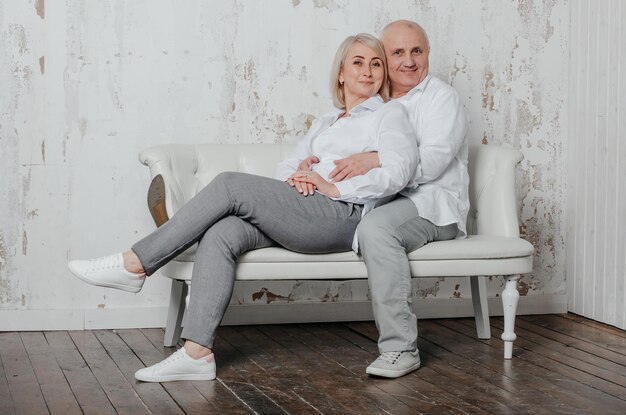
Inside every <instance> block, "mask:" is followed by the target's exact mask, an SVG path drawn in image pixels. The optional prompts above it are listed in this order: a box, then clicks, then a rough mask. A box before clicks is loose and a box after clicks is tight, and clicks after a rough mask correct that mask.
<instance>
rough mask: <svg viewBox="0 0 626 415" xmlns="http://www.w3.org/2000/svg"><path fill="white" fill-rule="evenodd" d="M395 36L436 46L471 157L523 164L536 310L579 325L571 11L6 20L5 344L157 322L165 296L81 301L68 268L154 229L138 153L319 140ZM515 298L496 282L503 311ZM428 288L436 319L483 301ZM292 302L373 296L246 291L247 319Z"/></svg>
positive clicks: (302, 1)
mask: <svg viewBox="0 0 626 415" xmlns="http://www.w3.org/2000/svg"><path fill="white" fill-rule="evenodd" d="M397 18H408V19H413V20H416V21H418V22H420V23H421V24H422V25H423V26H424V27H425V29H426V30H427V31H428V33H429V36H430V40H431V46H432V51H431V72H432V73H434V74H435V75H438V76H440V77H441V78H443V79H444V80H446V81H448V82H450V83H452V84H453V85H454V87H455V88H457V90H458V91H459V93H460V94H461V97H462V99H463V102H464V104H465V106H466V108H467V110H468V113H469V115H470V118H471V127H470V141H471V142H472V143H480V142H483V143H490V144H507V145H510V146H512V147H514V148H517V149H520V150H521V151H522V152H523V153H524V155H525V160H524V161H523V162H522V164H521V167H520V169H519V177H518V178H519V186H518V194H519V206H520V217H521V223H522V227H521V230H522V233H523V235H524V237H525V238H526V239H528V240H529V241H531V242H532V243H533V244H534V245H535V247H536V258H535V266H534V270H533V273H532V275H530V276H527V277H524V279H523V280H522V283H521V284H522V294H523V295H527V298H526V299H522V302H521V305H522V307H524V304H540V305H541V307H543V308H541V309H539V311H548V310H559V311H563V310H564V309H563V308H562V306H563V304H564V303H563V301H562V299H563V298H564V295H565V276H564V275H565V258H564V237H563V233H564V222H563V212H564V203H565V193H564V192H565V167H566V163H565V154H564V153H565V150H564V144H565V141H566V134H567V125H568V121H567V113H566V111H567V105H566V104H567V103H566V101H565V100H566V97H567V95H568V94H567V88H568V56H569V27H570V26H569V18H570V5H569V2H567V1H566V0H543V1H540V0H535V1H531V0H519V1H510V2H501V1H496V0H474V1H467V2H458V1H454V0H447V1H440V0H439V1H436V2H435V1H433V2H430V1H414V2H406V1H401V0H397V1H392V0H386V1H378V0H359V1H356V0H355V1H340V0H291V1H288V0H283V1H278V0H274V1H271V2H269V1H267V2H260V1H253V0H248V1H243V0H239V1H232V0H231V1H219V2H218V1H211V2H207V1H201V0H189V1H185V2H178V1H174V0H170V1H165V0H164V1H148V0H141V1H139V0H138V1H132V2H128V1H124V0H103V1H97V2H86V1H82V0H66V1H64V2H63V1H53V0H47V1H46V0H20V1H14V0H0V91H1V92H0V111H1V112H0V156H1V159H0V310H2V311H0V329H2V328H3V327H4V328H11V327H13V328H29V327H30V328H43V327H45V328H51V327H59V328H66V327H82V326H88V327H92V326H106V325H111V326H116V325H117V326H119V325H120V324H121V323H120V321H122V320H123V323H124V324H126V325H135V324H136V325H148V324H155V323H154V322H155V321H158V322H161V321H162V318H163V310H164V307H165V306H166V305H167V299H168V295H169V282H168V281H166V280H165V279H162V278H152V279H151V280H150V281H149V283H148V284H146V287H145V288H144V290H143V291H142V292H141V293H140V294H138V295H130V294H127V293H122V292H116V291H114V290H108V289H101V288H96V287H92V286H89V285H86V284H83V283H81V282H80V281H78V280H76V279H75V278H72V277H71V276H70V275H69V272H68V271H67V270H66V267H65V263H66V260H67V259H68V258H82V257H93V256H100V255H105V254H108V253H111V252H115V251H119V250H121V249H125V248H127V247H128V246H129V245H131V244H132V242H133V241H134V240H136V239H137V238H139V237H141V236H142V235H145V234H146V233H147V232H149V231H150V230H151V229H152V228H153V224H152V223H151V220H150V217H149V215H148V213H147V209H146V206H145V201H144V199H145V191H146V188H147V185H148V171H147V169H146V168H145V167H143V166H141V165H140V164H139V163H138V162H137V153H138V152H139V151H140V150H141V149H143V148H145V147H148V146H153V145H156V144H161V143H167V142H178V143H196V142H230V143H271V142H280V141H282V140H289V139H292V138H294V137H296V136H298V135H301V134H303V133H304V132H305V131H306V129H307V128H308V126H309V125H310V123H311V120H312V119H313V118H314V117H315V116H316V115H318V114H321V113H323V112H325V111H327V110H328V109H329V108H330V98H329V93H328V91H327V78H328V70H329V67H330V62H331V59H332V56H333V53H334V51H335V48H336V47H337V45H338V44H339V43H340V42H341V40H343V38H344V37H345V36H347V35H349V34H354V33H357V32H362V31H367V32H372V33H376V34H378V33H379V32H380V30H381V29H382V27H383V26H384V25H385V24H386V23H387V22H389V21H391V20H394V19H397ZM501 285H502V282H501V280H500V279H494V280H493V281H491V282H490V284H489V291H490V293H491V295H492V296H495V295H496V294H497V293H498V292H499V291H500V290H501ZM262 288H267V289H268V290H269V292H270V293H273V294H275V295H277V296H273V295H271V294H270V295H269V296H268V293H266V292H265V291H263V290H262ZM414 288H415V294H416V296H417V297H421V298H424V300H423V301H420V304H428V302H429V301H434V300H443V299H454V300H451V301H461V300H462V299H465V300H467V298H468V297H469V281H468V280H465V279H446V280H437V279H428V280H420V281H416V282H415V286H414ZM255 293H257V294H258V295H256V296H255V295H254V294H255ZM531 297H534V298H535V299H537V301H535V302H532V301H530V300H531ZM458 298H460V299H461V300H456V299H458ZM286 299H289V301H293V302H320V301H337V302H341V301H361V300H366V299H367V288H366V285H365V284H364V283H362V282H359V283H332V284H320V283H315V284H314V283H299V284H295V283H280V284H271V285H269V284H267V283H263V282H258V283H247V284H245V285H244V284H241V285H239V286H238V287H237V289H236V292H235V296H234V299H233V301H234V302H235V303H238V304H250V303H267V302H268V301H269V300H273V302H274V303H276V302H280V301H286ZM525 300H526V303H525ZM550 307H552V308H550ZM555 307H556V308H555ZM526 310H527V311H532V310H529V309H528V307H527V309H526ZM15 322H17V323H15ZM11 324H14V325H11ZM15 324H17V325H15Z"/></svg>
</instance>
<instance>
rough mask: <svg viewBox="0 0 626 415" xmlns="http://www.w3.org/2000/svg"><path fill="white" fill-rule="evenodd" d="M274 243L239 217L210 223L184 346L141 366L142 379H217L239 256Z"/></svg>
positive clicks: (138, 374) (202, 244)
mask: <svg viewBox="0 0 626 415" xmlns="http://www.w3.org/2000/svg"><path fill="white" fill-rule="evenodd" d="M272 245H274V241H272V240H271V239H270V238H268V237H267V236H265V235H264V234H263V232H261V231H260V230H259V229H258V228H256V227H255V226H254V225H251V224H250V223H248V222H246V221H245V220H243V219H240V218H238V217H236V216H227V217H225V218H223V219H221V220H219V221H218V222H216V223H215V224H214V225H213V226H211V227H210V228H209V229H208V230H207V231H206V233H205V234H204V236H203V237H202V238H201V239H200V243H199V244H198V250H197V252H196V258H195V263H194V268H193V276H192V281H191V300H190V301H189V307H188V309H187V312H186V313H185V321H184V323H183V325H184V330H183V334H182V337H183V338H184V339H186V341H185V346H184V347H183V348H182V349H181V350H178V351H177V352H176V353H174V354H172V355H171V356H170V357H168V358H167V359H165V360H164V361H162V362H160V363H157V364H155V365H152V366H150V367H146V368H144V369H140V370H138V371H137V372H136V373H135V377H136V378H137V379H138V380H142V381H146V382H167V381H170V380H210V379H214V378H215V374H216V366H215V357H214V356H213V351H212V350H211V349H212V348H213V341H214V340H215V331H216V329H217V326H218V325H219V324H220V322H221V321H222V317H223V316H224V312H225V311H226V307H227V306H228V303H229V301H230V297H231V295H232V291H233V285H234V282H235V267H236V262H237V258H238V257H239V256H240V255H241V254H243V253H244V252H246V251H249V250H251V249H258V248H265V247H268V246H272Z"/></svg>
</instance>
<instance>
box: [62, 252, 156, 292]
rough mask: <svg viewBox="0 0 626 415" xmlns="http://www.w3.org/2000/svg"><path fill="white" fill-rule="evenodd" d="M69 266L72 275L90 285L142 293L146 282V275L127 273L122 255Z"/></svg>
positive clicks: (76, 262) (89, 260) (73, 262)
mask: <svg viewBox="0 0 626 415" xmlns="http://www.w3.org/2000/svg"><path fill="white" fill-rule="evenodd" d="M67 266H68V268H69V269H70V271H72V274H74V275H76V276H77V277H78V278H80V279H81V280H83V281H85V282H88V283H89V284H93V285H97V286H99V287H108V288H117V289H120V290H124V291H129V292H131V293H137V292H139V291H141V287H142V286H143V283H144V281H145V280H146V276H145V274H135V273H134V272H128V271H126V268H124V257H123V256H122V253H119V254H113V255H109V256H105V257H102V258H95V259H88V260H83V261H70V262H68V263H67Z"/></svg>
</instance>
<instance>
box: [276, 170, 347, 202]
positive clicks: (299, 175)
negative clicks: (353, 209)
mask: <svg viewBox="0 0 626 415" xmlns="http://www.w3.org/2000/svg"><path fill="white" fill-rule="evenodd" d="M287 180H293V181H294V182H296V183H308V184H312V185H314V186H315V187H316V188H317V190H318V191H319V192H320V193H321V194H323V195H324V196H328V197H339V196H341V194H339V189H337V186H335V185H334V184H332V183H330V182H328V181H326V180H324V178H323V177H322V176H320V175H319V174H317V173H316V172H313V171H302V170H300V171H297V172H295V173H294V174H292V175H291V177H289V179H287ZM305 196H306V195H305Z"/></svg>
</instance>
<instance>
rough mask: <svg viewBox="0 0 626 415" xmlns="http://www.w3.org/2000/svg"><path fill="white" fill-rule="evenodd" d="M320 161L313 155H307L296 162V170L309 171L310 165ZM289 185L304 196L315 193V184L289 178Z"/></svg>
mask: <svg viewBox="0 0 626 415" xmlns="http://www.w3.org/2000/svg"><path fill="white" fill-rule="evenodd" d="M319 162H320V159H318V158H317V157H315V156H311V157H307V158H305V159H304V160H302V161H301V162H300V164H298V171H311V170H312V166H313V165H314V164H317V163H319ZM287 183H289V186H291V187H295V188H296V190H297V191H298V192H300V193H302V194H303V195H304V196H308V195H313V194H314V193H315V185H313V184H311V183H305V182H294V181H293V180H292V179H291V178H289V179H287Z"/></svg>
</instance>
